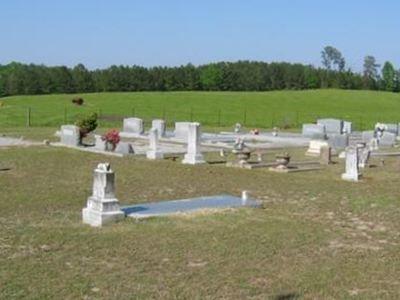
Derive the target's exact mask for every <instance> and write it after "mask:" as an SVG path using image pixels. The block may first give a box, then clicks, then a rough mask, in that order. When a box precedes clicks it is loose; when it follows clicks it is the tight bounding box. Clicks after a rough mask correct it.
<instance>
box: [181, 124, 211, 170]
mask: <svg viewBox="0 0 400 300" xmlns="http://www.w3.org/2000/svg"><path fill="white" fill-rule="evenodd" d="M200 141H201V131H200V124H199V123H190V124H189V126H188V145H187V153H186V154H185V157H184V158H183V160H182V163H183V164H190V165H197V164H203V163H205V160H204V158H203V155H202V154H201V152H200V144H201V143H200Z"/></svg>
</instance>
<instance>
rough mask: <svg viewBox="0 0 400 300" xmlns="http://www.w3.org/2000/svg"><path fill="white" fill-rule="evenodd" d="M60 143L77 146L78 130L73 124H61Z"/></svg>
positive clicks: (78, 140) (78, 139) (78, 142)
mask: <svg viewBox="0 0 400 300" xmlns="http://www.w3.org/2000/svg"><path fill="white" fill-rule="evenodd" d="M60 138H61V143H62V144H64V145H68V146H79V144H80V140H81V139H80V132H79V127H78V126H75V125H63V126H61V132H60Z"/></svg>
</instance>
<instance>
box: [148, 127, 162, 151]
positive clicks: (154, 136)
mask: <svg viewBox="0 0 400 300" xmlns="http://www.w3.org/2000/svg"><path fill="white" fill-rule="evenodd" d="M158 138H159V133H158V129H155V128H152V129H150V131H149V148H150V149H149V151H147V152H146V157H147V158H148V159H163V158H164V154H163V153H162V152H161V151H160V150H159V149H158Z"/></svg>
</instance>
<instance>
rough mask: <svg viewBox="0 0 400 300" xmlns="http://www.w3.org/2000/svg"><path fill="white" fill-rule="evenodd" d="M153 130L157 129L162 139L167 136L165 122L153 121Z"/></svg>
mask: <svg viewBox="0 0 400 300" xmlns="http://www.w3.org/2000/svg"><path fill="white" fill-rule="evenodd" d="M151 128H152V129H157V130H158V135H159V136H160V137H164V136H165V131H166V124H165V121H164V120H153V121H152V122H151Z"/></svg>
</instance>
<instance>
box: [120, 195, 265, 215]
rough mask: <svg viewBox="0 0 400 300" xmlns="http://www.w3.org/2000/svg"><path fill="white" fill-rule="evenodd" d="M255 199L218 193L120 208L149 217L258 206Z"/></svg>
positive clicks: (129, 212)
mask: <svg viewBox="0 0 400 300" xmlns="http://www.w3.org/2000/svg"><path fill="white" fill-rule="evenodd" d="M259 206H260V203H259V202H258V201H256V200H251V199H247V200H242V198H240V197H235V196H231V195H218V196H209V197H198V198H190V199H182V200H172V201H161V202H151V203H141V204H136V205H131V206H124V207H122V208H121V210H122V211H123V212H124V213H125V215H126V216H127V217H131V218H136V219H143V218H150V217H160V216H169V215H175V214H179V213H193V212H196V211H199V210H204V209H225V208H240V207H259Z"/></svg>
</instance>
